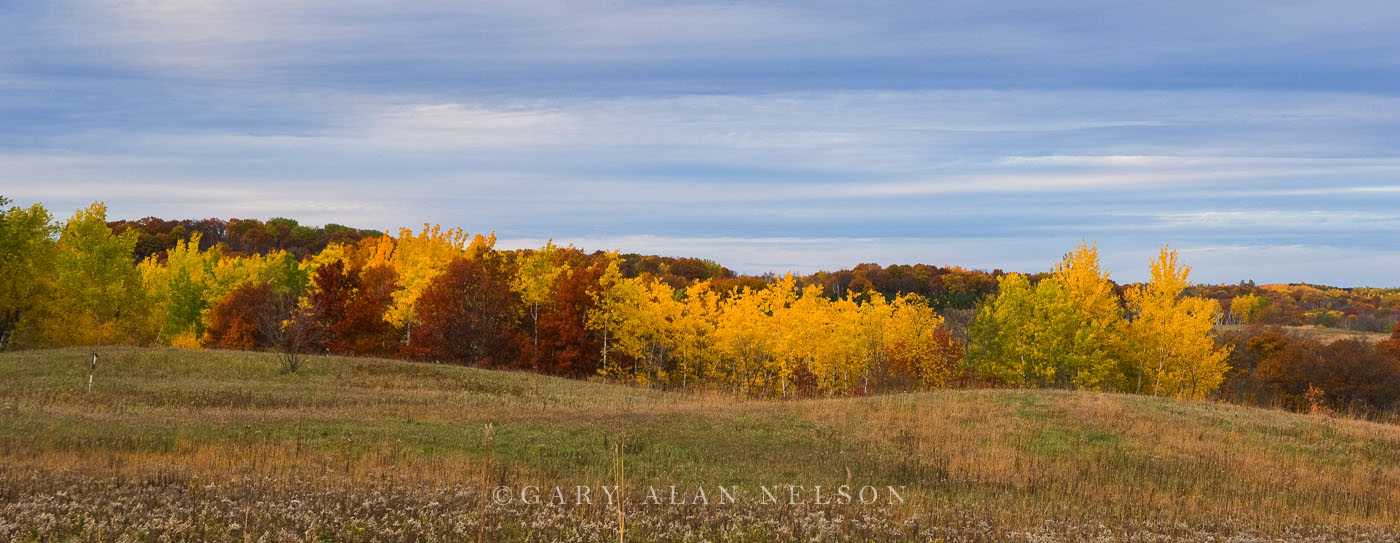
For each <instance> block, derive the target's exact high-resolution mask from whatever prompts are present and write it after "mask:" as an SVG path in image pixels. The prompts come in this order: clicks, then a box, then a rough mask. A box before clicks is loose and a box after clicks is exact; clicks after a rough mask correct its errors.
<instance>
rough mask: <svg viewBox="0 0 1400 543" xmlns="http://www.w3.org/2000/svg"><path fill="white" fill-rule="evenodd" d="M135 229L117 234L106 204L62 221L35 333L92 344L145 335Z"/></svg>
mask: <svg viewBox="0 0 1400 543" xmlns="http://www.w3.org/2000/svg"><path fill="white" fill-rule="evenodd" d="M135 245H136V236H135V235H132V234H123V235H120V236H118V235H113V233H112V230H111V229H110V228H108V227H107V206H105V205H103V204H101V203H95V204H92V205H91V206H88V207H87V208H86V209H80V210H78V211H77V212H76V213H74V214H73V217H72V218H70V219H69V220H68V222H66V223H64V225H63V229H62V231H61V233H60V234H59V238H58V244H57V252H56V255H55V266H54V268H55V270H56V273H55V281H54V288H53V294H52V296H51V297H49V298H48V299H47V300H46V303H45V304H44V306H43V309H42V312H43V315H42V317H41V319H40V320H39V321H38V322H37V323H36V329H35V330H34V334H35V335H36V336H37V337H38V338H40V341H41V342H43V343H45V344H49V345H93V344H107V343H123V342H128V341H136V340H139V339H141V338H140V337H138V336H139V326H138V325H139V323H141V322H142V321H143V319H144V318H145V312H146V311H147V310H148V308H147V306H146V305H145V297H146V292H145V289H144V288H142V285H141V275H140V273H139V272H138V271H137V270H136V268H135V267H133V266H132V260H131V254H132V249H133V247H135Z"/></svg>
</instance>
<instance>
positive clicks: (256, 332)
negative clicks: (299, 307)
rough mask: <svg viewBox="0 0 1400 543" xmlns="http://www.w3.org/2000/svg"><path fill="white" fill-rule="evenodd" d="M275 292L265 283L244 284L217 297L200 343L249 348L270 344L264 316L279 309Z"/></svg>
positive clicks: (258, 347)
mask: <svg viewBox="0 0 1400 543" xmlns="http://www.w3.org/2000/svg"><path fill="white" fill-rule="evenodd" d="M277 298H278V294H277V292H276V291H274V290H273V288H272V286H270V285H268V284H267V283H245V284H243V285H241V286H239V287H238V288H235V289H234V290H233V292H230V293H228V294H227V295H225V296H224V297H223V298H222V299H220V300H219V301H218V302H217V303H216V304H214V307H213V308H212V310H211V311H210V318H209V326H208V328H207V329H206V330H205V332H204V344H205V345H207V346H209V347H214V348H216V349H239V350H253V349H264V348H267V347H269V346H271V345H272V344H273V338H271V337H269V336H268V334H267V330H266V329H265V327H264V326H263V321H264V315H269V314H275V313H277V312H278V311H279V307H280V304H279V301H278V299H277Z"/></svg>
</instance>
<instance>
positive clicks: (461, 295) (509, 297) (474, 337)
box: [407, 253, 519, 367]
mask: <svg viewBox="0 0 1400 543" xmlns="http://www.w3.org/2000/svg"><path fill="white" fill-rule="evenodd" d="M510 282H511V273H510V270H508V269H506V268H505V266H504V262H502V259H501V258H500V257H499V255H496V254H494V253H493V254H487V255H480V256H477V257H474V258H466V257H461V258H457V259H456V260H453V261H452V263H450V264H448V266H447V268H446V269H445V270H444V271H443V273H442V274H441V275H439V276H438V277H437V278H435V279H434V280H433V282H432V283H431V284H430V285H429V286H428V288H426V289H424V291H423V295H422V297H421V298H420V300H419V302H418V304H417V308H416V309H417V312H416V315H417V318H418V321H419V323H420V324H419V331H418V332H417V333H415V334H414V335H413V336H412V337H411V339H410V340H409V344H408V347H407V353H408V354H409V356H411V357H413V358H420V359H431V360H440V361H444V362H452V363H458V364H472V365H477V366H487V367H490V366H505V365H509V364H510V363H511V362H512V361H513V360H515V356H516V355H517V353H518V349H517V347H518V344H517V337H516V335H515V332H516V325H517V323H518V316H517V315H516V314H515V309H516V308H517V307H518V304H519V300H518V298H516V296H515V293H514V291H512V290H511V288H510Z"/></svg>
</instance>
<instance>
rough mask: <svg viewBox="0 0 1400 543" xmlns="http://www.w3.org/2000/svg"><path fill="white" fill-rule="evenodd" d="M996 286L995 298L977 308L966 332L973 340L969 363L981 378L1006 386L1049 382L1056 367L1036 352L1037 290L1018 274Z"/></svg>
mask: <svg viewBox="0 0 1400 543" xmlns="http://www.w3.org/2000/svg"><path fill="white" fill-rule="evenodd" d="M1041 282H1042V283H1044V282H1045V281H1044V280H1043V281H1041ZM997 285H998V286H997V295H996V296H995V297H993V298H991V299H989V300H987V301H986V302H984V303H983V304H982V305H981V306H980V307H978V309H977V317H976V318H975V319H974V320H973V322H972V326H971V327H970V328H969V330H968V334H969V336H970V339H971V340H972V346H971V348H970V349H969V352H968V357H969V363H971V364H972V367H973V368H975V369H976V370H977V372H978V373H979V374H981V375H982V376H983V377H990V378H992V379H995V380H997V381H1001V382H1003V383H1007V384H1012V385H1017V386H1036V385H1044V384H1046V383H1048V382H1050V381H1051V380H1053V379H1054V375H1055V366H1054V364H1053V363H1052V361H1048V360H1045V359H1043V358H1042V357H1041V356H1040V351H1039V349H1037V348H1036V347H1037V341H1038V339H1039V337H1038V336H1040V335H1041V334H1040V329H1041V328H1042V326H1040V322H1039V321H1038V319H1037V312H1036V305H1037V296H1036V289H1035V288H1033V287H1031V283H1030V280H1029V279H1028V278H1027V277H1026V276H1024V275H1021V274H1019V273H1012V274H1008V275H1005V276H1003V277H1001V278H1000V279H998V281H997Z"/></svg>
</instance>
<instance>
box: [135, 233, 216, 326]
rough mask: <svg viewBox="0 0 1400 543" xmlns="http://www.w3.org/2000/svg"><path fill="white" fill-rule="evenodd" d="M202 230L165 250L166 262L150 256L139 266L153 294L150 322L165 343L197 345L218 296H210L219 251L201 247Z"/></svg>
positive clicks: (144, 280)
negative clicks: (204, 249) (208, 314)
mask: <svg viewBox="0 0 1400 543" xmlns="http://www.w3.org/2000/svg"><path fill="white" fill-rule="evenodd" d="M202 236H203V234H200V233H198V232H196V233H194V234H191V235H190V237H189V239H187V240H184V241H177V242H176V243H175V244H174V245H173V246H172V247H170V248H169V249H168V250H166V251H165V253H164V256H165V260H164V262H161V261H160V260H159V259H158V257H157V256H154V255H153V256H150V257H147V258H146V259H145V260H143V261H142V262H141V264H140V265H139V266H138V269H139V270H140V272H141V280H142V284H143V285H144V288H145V290H146V293H147V295H148V296H149V297H150V300H151V304H152V308H153V311H152V312H151V317H152V319H153V320H154V322H153V323H152V325H151V326H153V327H154V328H155V329H156V331H155V336H156V338H157V339H159V340H160V341H161V342H162V343H165V344H174V345H180V346H186V347H192V346H197V345H198V340H199V338H200V337H202V336H203V335H204V331H205V328H206V326H207V322H206V316H207V313H208V311H209V309H210V308H211V307H212V306H213V303H215V302H216V301H217V299H215V298H213V297H212V296H210V293H209V291H210V289H211V288H212V284H213V283H214V278H213V273H214V269H215V268H216V267H217V262H218V261H219V259H220V254H219V253H218V251H201V250H200V249H199V247H200V240H201V238H202Z"/></svg>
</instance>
